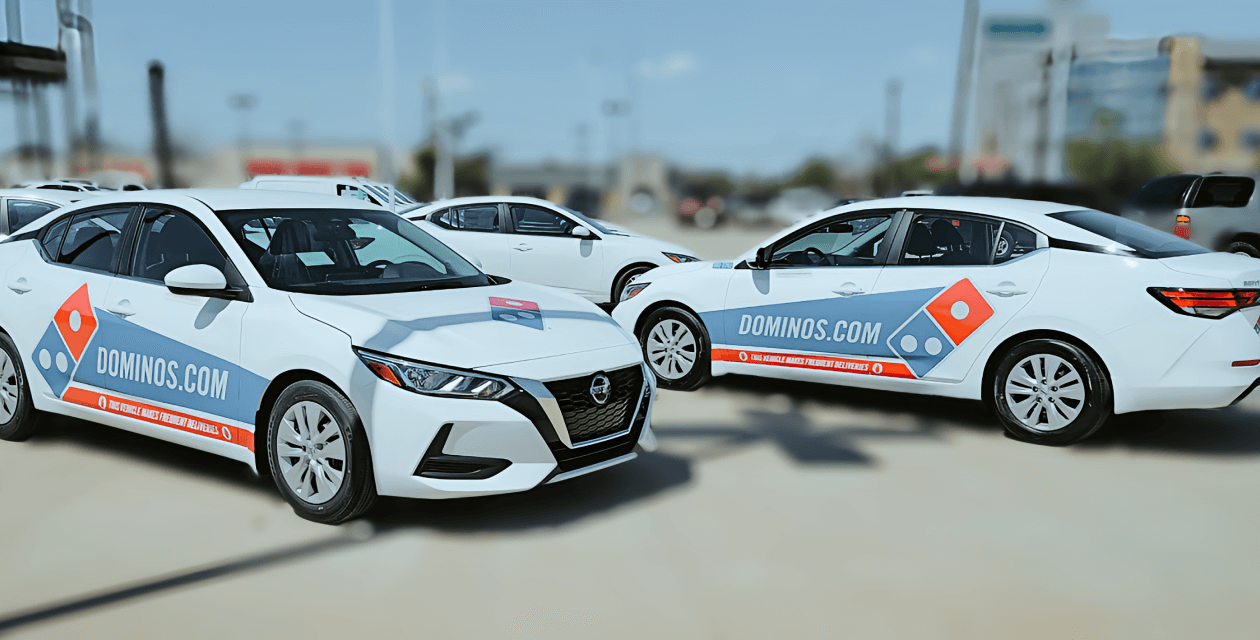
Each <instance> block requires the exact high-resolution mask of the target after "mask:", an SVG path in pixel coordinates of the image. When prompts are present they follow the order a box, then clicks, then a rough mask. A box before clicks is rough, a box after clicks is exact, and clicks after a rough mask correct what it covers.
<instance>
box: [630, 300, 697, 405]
mask: <svg viewBox="0 0 1260 640" xmlns="http://www.w3.org/2000/svg"><path fill="white" fill-rule="evenodd" d="M639 344H641V345H642V346H643V358H644V360H646V361H647V363H648V366H649V367H651V368H652V373H655V374H656V380H657V382H658V383H659V384H660V386H661V387H664V388H666V389H673V390H675V391H691V390H693V389H696V388H698V387H700V386H701V385H703V384H704V383H705V382H706V381H708V379H709V371H710V359H709V358H710V355H711V354H710V351H709V334H708V332H706V331H705V330H704V324H703V323H701V322H700V319H699V318H697V317H696V316H695V315H694V314H692V313H691V312H690V311H687V310H686V309H681V308H678V307H662V308H660V309H657V310H655V311H653V312H652V313H650V314H648V317H647V320H646V321H645V322H644V323H643V330H642V331H641V332H640V334H639ZM689 354H690V358H689V357H688V355H689Z"/></svg>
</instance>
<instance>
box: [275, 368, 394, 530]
mask: <svg viewBox="0 0 1260 640" xmlns="http://www.w3.org/2000/svg"><path fill="white" fill-rule="evenodd" d="M267 461H268V463H269V464H270V466H271V477H272V479H274V480H275V482H276V488H277V489H279V490H280V494H281V495H282V496H284V499H285V500H286V501H288V503H289V505H290V506H292V507H293V511H294V512H295V513H297V514H298V515H299V516H301V517H303V518H306V519H307V520H312V521H314V522H319V523H322V524H340V523H342V522H345V521H346V520H350V519H351V518H354V517H356V516H358V515H360V514H362V513H363V512H364V511H367V510H368V508H369V507H371V506H372V502H373V501H375V500H376V482H375V480H374V479H373V476H372V456H371V453H370V452H369V451H368V442H367V436H366V434H365V433H364V431H363V425H362V423H361V422H360V420H359V414H358V412H357V411H355V410H354V406H353V405H351V404H350V401H349V400H347V399H346V397H345V396H343V395H341V393H339V392H338V391H337V390H336V389H333V388H332V387H330V386H328V385H326V384H323V383H321V382H316V381H313V380H306V381H302V382H296V383H294V384H292V385H290V386H289V387H288V388H287V389H285V390H284V391H283V392H282V393H281V394H280V397H279V398H278V399H277V400H276V404H275V406H274V407H272V409H271V420H270V421H269V423H268V428H267Z"/></svg>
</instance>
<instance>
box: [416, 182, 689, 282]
mask: <svg viewBox="0 0 1260 640" xmlns="http://www.w3.org/2000/svg"><path fill="white" fill-rule="evenodd" d="M400 215H402V216H403V217H404V218H407V219H408V220H411V221H413V222H415V223H416V224H418V225H419V226H420V227H421V228H422V229H424V230H425V231H427V232H429V233H430V234H432V235H433V236H434V237H436V238H437V239H439V240H441V241H442V242H443V243H445V244H447V245H449V246H451V247H454V248H455V249H456V250H458V251H459V252H461V253H463V254H464V255H466V256H469V257H470V258H475V259H476V261H478V262H480V263H481V265H482V267H483V268H484V269H485V271H486V273H491V274H494V275H501V276H506V277H508V278H512V279H516V280H524V281H526V282H533V283H536V284H544V285H548V286H552V287H557V288H560V289H565V290H567V291H571V292H573V293H576V294H578V295H580V296H582V297H584V298H586V299H588V300H590V301H591V302H594V303H596V304H608V303H616V302H617V300H618V299H619V298H620V296H621V290H622V289H624V288H625V286H626V285H627V284H629V282H630V280H631V279H632V278H634V277H635V276H637V275H639V274H641V273H645V272H647V271H649V270H651V269H654V268H656V267H659V266H663V265H667V264H675V263H681V262H695V261H696V260H697V259H696V258H695V257H694V256H693V254H692V253H691V251H689V250H687V249H686V248H684V247H680V246H678V245H676V244H673V243H669V242H665V241H664V240H658V239H656V238H652V237H649V236H645V235H640V234H637V233H634V232H633V231H630V230H629V229H625V228H623V227H620V226H617V225H614V224H610V223H608V222H604V221H602V220H592V219H590V218H588V217H586V216H584V215H582V214H581V213H578V212H577V211H574V210H572V209H568V208H566V207H562V206H560V205H557V204H555V203H552V202H548V201H546V200H539V199H537V198H525V197H513V196H477V197H472V198H455V199H452V200H443V201H440V202H433V203H430V204H427V205H423V206H420V207H416V208H414V209H411V210H409V211H403V212H401V214H400Z"/></svg>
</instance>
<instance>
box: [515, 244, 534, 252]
mask: <svg viewBox="0 0 1260 640" xmlns="http://www.w3.org/2000/svg"><path fill="white" fill-rule="evenodd" d="M512 248H513V249H516V250H517V251H532V250H533V249H534V248H533V247H531V246H529V245H527V244H524V243H522V244H518V245H516V246H515V247H512Z"/></svg>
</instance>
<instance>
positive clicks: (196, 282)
mask: <svg viewBox="0 0 1260 640" xmlns="http://www.w3.org/2000/svg"><path fill="white" fill-rule="evenodd" d="M164 282H165V283H166V288H167V289H170V290H171V293H175V294H179V295H185V296H197V295H201V296H204V295H209V294H211V293H219V292H222V291H224V290H225V289H227V286H228V285H227V278H225V277H224V276H223V272H222V271H219V270H218V269H215V268H214V267H212V266H210V265H208V264H190V265H186V266H183V267H179V268H178V269H172V270H171V272H170V273H168V274H166V278H165V280H164Z"/></svg>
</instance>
